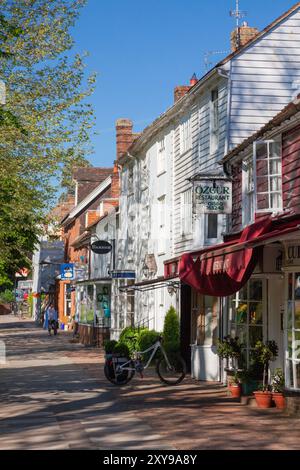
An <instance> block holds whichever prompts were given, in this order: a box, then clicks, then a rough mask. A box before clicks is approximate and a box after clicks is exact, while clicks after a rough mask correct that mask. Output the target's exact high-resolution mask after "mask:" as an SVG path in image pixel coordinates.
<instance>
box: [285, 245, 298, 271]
mask: <svg viewBox="0 0 300 470" xmlns="http://www.w3.org/2000/svg"><path fill="white" fill-rule="evenodd" d="M284 247H285V250H284V251H285V257H284V266H286V267H287V266H300V241H299V240H297V241H293V242H289V243H285V245H284Z"/></svg>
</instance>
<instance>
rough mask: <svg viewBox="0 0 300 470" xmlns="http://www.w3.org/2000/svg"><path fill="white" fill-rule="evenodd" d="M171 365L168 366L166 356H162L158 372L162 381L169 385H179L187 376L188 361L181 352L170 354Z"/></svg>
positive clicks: (157, 367) (157, 366)
mask: <svg viewBox="0 0 300 470" xmlns="http://www.w3.org/2000/svg"><path fill="white" fill-rule="evenodd" d="M168 360H169V363H170V366H171V367H169V366H168V364H167V361H166V359H165V357H164V356H163V357H162V358H160V359H159V360H158V362H157V365H156V372H157V375H158V377H159V378H160V380H161V381H162V382H164V383H165V384H167V385H177V384H179V383H180V382H181V381H182V380H183V379H184V377H185V374H186V363H185V361H184V359H183V358H182V357H181V356H180V355H179V354H170V355H169V356H168Z"/></svg>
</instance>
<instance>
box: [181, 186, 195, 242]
mask: <svg viewBox="0 0 300 470" xmlns="http://www.w3.org/2000/svg"><path fill="white" fill-rule="evenodd" d="M180 220H181V236H182V237H186V236H189V235H192V233H193V189H192V188H190V189H187V190H186V191H184V192H182V193H181V194H180Z"/></svg>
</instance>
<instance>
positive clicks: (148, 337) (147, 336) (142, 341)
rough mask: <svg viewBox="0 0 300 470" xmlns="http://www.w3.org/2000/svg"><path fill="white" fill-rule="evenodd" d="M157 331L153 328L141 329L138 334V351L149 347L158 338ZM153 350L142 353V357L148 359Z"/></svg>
mask: <svg viewBox="0 0 300 470" xmlns="http://www.w3.org/2000/svg"><path fill="white" fill-rule="evenodd" d="M159 335H160V334H159V333H158V332H157V331H155V330H143V331H141V334H140V336H139V340H138V342H139V348H138V349H139V351H145V349H148V348H150V346H152V345H153V344H154V343H155V342H156V341H157V340H158V338H159ZM152 352H153V351H150V352H148V353H146V354H144V355H143V359H144V360H145V361H148V359H149V357H150V356H151V354H152ZM158 355H159V352H157V353H156V357H158Z"/></svg>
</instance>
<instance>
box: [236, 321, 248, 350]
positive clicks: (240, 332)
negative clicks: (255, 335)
mask: <svg viewBox="0 0 300 470" xmlns="http://www.w3.org/2000/svg"><path fill="white" fill-rule="evenodd" d="M236 335H237V337H238V338H239V339H240V341H241V343H242V344H244V345H247V327H246V326H244V325H242V326H237V328H236Z"/></svg>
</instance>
